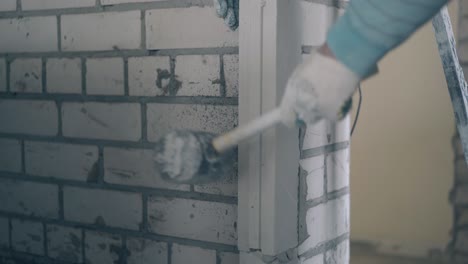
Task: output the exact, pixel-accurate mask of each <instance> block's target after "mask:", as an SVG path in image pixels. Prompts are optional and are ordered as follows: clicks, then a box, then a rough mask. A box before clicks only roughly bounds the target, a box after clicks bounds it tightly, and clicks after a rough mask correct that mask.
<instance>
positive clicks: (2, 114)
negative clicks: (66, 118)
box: [0, 100, 58, 136]
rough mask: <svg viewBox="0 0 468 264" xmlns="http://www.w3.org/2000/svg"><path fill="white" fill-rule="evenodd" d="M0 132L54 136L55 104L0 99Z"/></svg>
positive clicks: (56, 124)
mask: <svg viewBox="0 0 468 264" xmlns="http://www.w3.org/2000/svg"><path fill="white" fill-rule="evenodd" d="M0 124H2V125H1V126H0V132H4V133H20V134H33V135H41V136H54V135H56V134H57V132H58V113H57V106H56V104H55V103H54V102H52V101H30V100H0Z"/></svg>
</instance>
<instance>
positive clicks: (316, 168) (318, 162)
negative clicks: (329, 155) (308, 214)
mask: <svg viewBox="0 0 468 264" xmlns="http://www.w3.org/2000/svg"><path fill="white" fill-rule="evenodd" d="M300 164H301V167H302V169H303V170H305V171H306V172H307V176H306V182H307V196H306V200H307V201H309V200H313V199H316V198H319V197H321V196H323V195H324V189H325V188H324V186H325V185H324V184H325V179H324V175H325V157H324V155H320V156H317V157H312V158H308V159H304V160H301V161H300Z"/></svg>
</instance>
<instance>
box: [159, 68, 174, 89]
mask: <svg viewBox="0 0 468 264" xmlns="http://www.w3.org/2000/svg"><path fill="white" fill-rule="evenodd" d="M156 73H157V75H158V78H157V79H156V87H158V88H159V89H161V90H163V91H165V92H166V89H167V86H168V84H169V82H170V80H171V73H170V72H169V71H168V70H161V69H156ZM163 81H168V84H167V85H163Z"/></svg>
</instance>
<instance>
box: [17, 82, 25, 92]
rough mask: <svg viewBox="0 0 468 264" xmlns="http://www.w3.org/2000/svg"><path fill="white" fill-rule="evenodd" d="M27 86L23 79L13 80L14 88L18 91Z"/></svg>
mask: <svg viewBox="0 0 468 264" xmlns="http://www.w3.org/2000/svg"><path fill="white" fill-rule="evenodd" d="M27 88H28V86H27V85H26V82H24V81H16V82H15V89H16V90H18V91H25V90H26V89H27Z"/></svg>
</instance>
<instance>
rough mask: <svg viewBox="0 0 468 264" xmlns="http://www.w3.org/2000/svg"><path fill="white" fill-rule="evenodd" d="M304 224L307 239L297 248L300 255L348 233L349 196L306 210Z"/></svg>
mask: <svg viewBox="0 0 468 264" xmlns="http://www.w3.org/2000/svg"><path fill="white" fill-rule="evenodd" d="M306 222H307V232H308V234H309V237H308V238H307V239H306V240H305V241H304V242H303V243H302V244H301V245H300V246H299V248H298V251H299V254H300V255H302V254H303V253H304V252H306V251H307V250H308V249H311V248H314V247H316V246H317V245H319V244H320V243H323V242H325V241H328V240H330V239H333V238H336V237H338V236H340V235H343V234H346V233H347V232H349V195H346V196H342V197H340V198H338V199H335V200H331V201H328V202H327V203H325V204H320V205H317V206H315V207H313V208H310V209H308V211H307V215H306ZM318 226H320V227H321V228H317V227H318Z"/></svg>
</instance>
